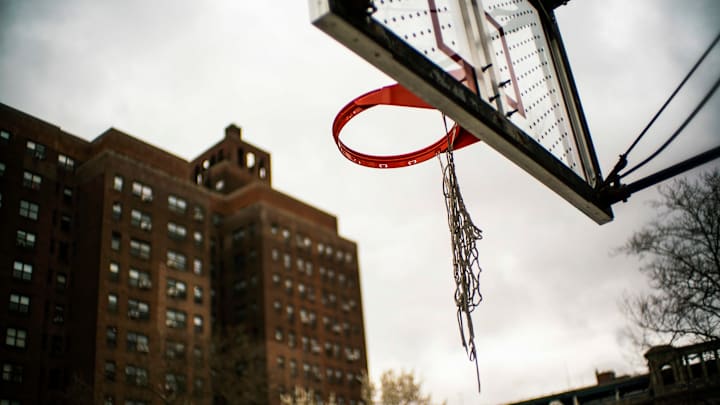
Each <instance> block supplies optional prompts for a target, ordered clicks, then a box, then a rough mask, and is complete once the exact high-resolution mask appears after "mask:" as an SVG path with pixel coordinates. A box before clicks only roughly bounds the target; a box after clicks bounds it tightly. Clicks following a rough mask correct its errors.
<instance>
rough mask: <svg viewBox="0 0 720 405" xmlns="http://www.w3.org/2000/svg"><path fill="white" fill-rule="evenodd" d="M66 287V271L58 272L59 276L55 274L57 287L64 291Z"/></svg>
mask: <svg viewBox="0 0 720 405" xmlns="http://www.w3.org/2000/svg"><path fill="white" fill-rule="evenodd" d="M65 287H67V275H65V273H58V274H57V276H55V289H57V290H58V291H63V290H65Z"/></svg>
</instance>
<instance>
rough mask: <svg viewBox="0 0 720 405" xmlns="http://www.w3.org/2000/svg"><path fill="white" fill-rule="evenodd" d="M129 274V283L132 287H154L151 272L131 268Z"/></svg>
mask: <svg viewBox="0 0 720 405" xmlns="http://www.w3.org/2000/svg"><path fill="white" fill-rule="evenodd" d="M128 276H129V277H128V284H130V286H131V287H138V288H140V289H143V290H148V289H150V288H152V281H151V280H150V273H148V272H146V271H140V270H137V269H132V268H131V269H130V270H129V271H128Z"/></svg>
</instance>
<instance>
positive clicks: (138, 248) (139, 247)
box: [130, 239, 150, 260]
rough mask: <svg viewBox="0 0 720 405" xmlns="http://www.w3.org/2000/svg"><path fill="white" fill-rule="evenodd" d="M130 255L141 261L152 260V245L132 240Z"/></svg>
mask: <svg viewBox="0 0 720 405" xmlns="http://www.w3.org/2000/svg"><path fill="white" fill-rule="evenodd" d="M130 254H131V255H132V256H135V257H139V258H141V259H145V260H147V259H150V244H149V243H147V242H143V241H140V240H137V239H131V240H130Z"/></svg>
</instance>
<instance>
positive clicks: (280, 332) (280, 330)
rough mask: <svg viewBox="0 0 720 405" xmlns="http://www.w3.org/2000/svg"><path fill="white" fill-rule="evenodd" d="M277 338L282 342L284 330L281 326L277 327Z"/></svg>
mask: <svg viewBox="0 0 720 405" xmlns="http://www.w3.org/2000/svg"><path fill="white" fill-rule="evenodd" d="M275 340H277V341H278V342H282V340H283V331H282V329H281V328H275Z"/></svg>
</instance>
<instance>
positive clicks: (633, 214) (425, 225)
mask: <svg viewBox="0 0 720 405" xmlns="http://www.w3.org/2000/svg"><path fill="white" fill-rule="evenodd" d="M556 14H557V17H558V22H559V26H560V29H561V32H562V34H563V39H564V41H565V45H566V47H567V51H568V54H569V59H570V63H571V66H572V70H573V73H574V75H575V79H576V82H577V86H578V91H579V93H580V97H581V100H582V102H583V106H584V108H585V114H586V117H587V120H588V123H589V126H590V131H591V134H592V137H593V140H594V143H595V148H596V150H597V153H598V156H599V161H600V164H601V167H602V170H603V173H604V174H607V173H608V172H609V171H610V169H611V168H612V166H613V165H614V163H615V161H616V159H617V156H618V155H619V154H620V153H622V152H624V151H625V149H626V148H627V147H628V146H629V145H630V143H631V142H632V140H633V139H634V137H635V135H636V134H637V133H639V131H640V130H641V129H642V128H643V127H644V126H645V124H646V123H647V121H648V120H649V119H650V117H651V116H652V115H653V114H654V112H655V111H656V110H657V109H658V108H659V106H660V105H661V104H662V102H663V101H664V99H665V98H666V97H667V96H668V95H669V94H670V92H671V91H672V90H673V89H674V87H675V86H676V85H677V83H679V82H680V80H681V79H682V77H683V76H684V75H685V74H686V72H687V70H688V69H689V68H690V66H692V64H693V63H694V62H695V60H696V59H697V58H698V57H699V55H700V54H701V53H702V52H703V50H704V49H705V47H706V46H707V45H708V44H709V43H710V42H711V41H712V39H713V38H714V36H715V35H716V34H717V30H718V29H720V4H718V3H717V2H715V1H712V0H705V1H693V2H686V3H683V4H682V5H678V3H677V2H671V1H669V0H657V1H651V0H643V1H632V2H627V1H622V0H611V1H603V2H597V1H587V0H571V1H570V2H569V3H568V5H566V6H562V7H560V8H559V9H557V10H556ZM0 55H2V58H0V102H2V103H5V104H8V105H11V106H13V107H15V108H18V109H20V110H23V111H25V112H27V113H29V114H31V115H34V116H36V117H39V118H42V119H44V120H47V121H49V122H51V123H54V124H57V125H59V126H61V127H62V128H63V129H64V130H66V131H68V132H70V133H73V134H75V135H78V136H80V137H82V138H84V139H92V138H94V137H96V136H97V135H99V134H100V133H102V132H103V131H104V130H105V129H107V128H108V127H111V126H112V127H116V128H118V129H120V130H122V131H125V132H127V133H129V134H132V135H134V136H137V137H139V138H141V139H143V140H145V141H147V142H149V143H151V144H154V145H157V146H159V147H161V148H163V149H167V150H169V151H170V152H172V153H174V154H177V155H178V156H181V157H183V158H185V159H188V160H190V159H193V158H194V157H195V156H196V155H197V154H198V153H199V152H200V151H203V150H205V149H207V148H208V147H209V146H210V145H212V144H213V143H215V142H216V141H218V140H219V139H221V137H222V131H223V128H225V127H226V126H227V125H228V124H229V123H231V122H234V123H236V124H238V125H240V126H241V127H243V136H244V139H245V140H247V141H248V142H250V143H252V144H255V145H258V146H259V147H261V148H263V149H264V150H267V151H269V152H270V153H271V154H272V161H273V167H272V171H273V182H274V187H276V188H278V189H279V190H281V191H282V192H285V193H288V194H290V195H292V196H295V197H297V198H299V199H301V200H303V201H305V202H307V203H309V204H312V205H315V206H318V207H320V208H322V209H324V210H326V211H328V212H330V213H332V214H334V215H337V216H338V219H339V226H340V233H341V235H342V236H343V237H346V238H348V239H351V240H354V241H356V242H357V243H358V248H359V261H360V268H361V281H362V289H363V301H364V306H365V308H364V310H365V311H364V312H365V323H366V334H367V335H366V339H367V348H368V362H369V367H370V372H371V376H373V377H375V378H377V377H379V374H380V373H381V371H382V370H384V369H387V368H396V369H400V368H405V369H414V370H415V371H416V372H417V374H418V375H419V376H420V377H421V378H422V380H423V381H424V386H425V388H426V389H427V390H428V391H430V392H432V393H433V394H434V397H435V398H438V399H442V398H445V399H447V400H448V403H449V404H452V405H456V404H475V403H478V394H477V393H476V391H475V390H476V385H475V382H474V379H475V375H474V367H473V365H472V364H471V363H470V362H469V361H467V359H466V358H465V353H464V351H463V349H462V347H461V345H460V339H459V335H458V329H457V325H456V320H455V308H454V303H453V288H454V286H453V282H452V278H451V251H450V241H449V237H448V236H449V234H448V230H447V223H446V216H445V215H446V214H445V207H444V203H443V198H442V189H441V182H442V177H441V172H440V167H439V165H438V164H437V163H436V162H433V161H430V162H427V163H424V164H422V165H418V166H415V167H412V168H407V169H399V170H391V171H377V170H373V169H368V168H364V167H360V166H355V165H353V164H351V163H350V162H348V161H346V160H345V159H344V158H343V157H342V156H341V155H340V154H339V153H338V151H337V149H336V147H335V145H334V143H333V142H332V138H331V134H330V125H331V123H332V120H333V118H334V116H335V114H336V113H337V111H338V110H339V109H340V108H341V107H342V106H343V105H345V103H347V102H348V101H350V100H351V99H352V98H354V97H356V96H357V95H360V94H362V93H365V92H367V91H369V90H372V89H375V88H377V87H381V86H383V85H387V84H389V83H392V80H391V79H389V78H388V77H386V76H385V75H384V74H382V73H381V72H379V71H377V70H376V69H375V68H374V67H372V66H370V65H369V64H368V63H366V62H365V61H363V60H362V59H360V58H359V57H357V56H355V55H354V54H352V53H351V52H350V51H348V50H346V49H345V48H343V47H342V46H341V45H339V44H338V43H336V42H335V41H334V40H332V39H331V38H330V37H328V36H326V35H325V34H323V33H322V32H320V31H319V30H317V29H316V28H314V27H313V26H312V25H311V24H310V22H309V17H308V7H307V4H306V2H305V1H302V0H297V1H289V0H283V1H278V2H239V1H230V0H227V1H215V2H204V3H202V4H200V3H198V2H193V1H170V0H159V1H154V2H143V1H139V0H131V1H124V2H98V1H89V0H88V1H81V0H72V1H66V2H51V1H39V0H38V1H28V0H26V1H22V2H21V1H13V0H0ZM718 71H720V50H718V49H716V50H715V51H714V52H713V53H712V54H711V55H710V57H709V58H708V61H707V63H706V64H705V65H704V66H703V67H702V68H701V69H699V71H698V73H697V75H696V76H695V77H694V78H693V80H692V81H691V82H690V83H688V85H687V89H686V91H684V92H683V93H682V94H681V95H680V96H679V97H678V99H677V101H676V102H675V103H674V104H673V105H672V107H671V108H670V109H669V110H668V112H667V113H666V114H665V115H664V116H663V118H662V119H661V120H660V121H658V123H657V124H656V126H655V127H654V129H653V130H652V131H651V132H650V133H648V135H647V136H646V139H644V140H643V142H642V143H641V144H640V145H639V146H638V147H637V148H636V149H635V150H634V151H633V153H632V154H631V155H630V160H631V164H633V163H637V162H639V161H640V160H641V159H642V158H644V157H645V156H647V155H648V154H649V153H651V152H652V151H653V150H654V149H655V148H657V147H658V146H659V145H660V144H661V143H662V142H663V141H664V140H665V139H666V138H667V136H669V135H670V133H671V132H672V131H673V130H674V129H675V128H676V127H677V126H678V125H679V124H680V122H681V120H682V119H683V118H684V116H685V115H687V113H688V112H689V111H690V110H691V109H692V107H693V106H694V105H695V104H696V103H697V101H698V100H699V99H700V98H701V97H702V95H703V94H704V92H705V91H707V89H708V87H709V86H710V84H711V83H712V82H713V81H714V80H715V79H716V75H717V72H718ZM717 111H720V100H719V99H718V97H717V96H716V97H714V98H713V99H712V100H711V102H710V103H709V104H708V105H707V106H706V107H705V109H704V110H703V112H702V113H701V114H699V115H698V117H697V118H696V119H695V121H693V123H692V124H691V125H690V126H689V127H688V129H687V130H686V131H685V132H684V133H683V135H681V136H680V138H678V140H677V141H676V142H675V143H673V144H672V145H671V146H670V147H669V148H668V150H667V152H665V153H663V154H662V155H661V156H660V157H659V158H658V159H656V160H655V161H653V162H652V164H650V165H648V166H647V167H645V168H644V169H643V170H641V171H639V172H638V173H637V176H635V177H634V178H639V177H642V176H644V175H647V174H650V173H652V172H654V171H655V170H657V169H659V168H662V167H665V166H667V165H668V164H670V163H674V162H676V161H679V160H681V159H683V158H686V157H689V156H691V155H693V154H695V153H699V152H701V151H704V150H706V149H708V148H709V147H713V146H716V145H717V144H718V143H719V142H718V140H719V139H720V136H718V128H720V122H719V120H720V118H718V115H717V114H716V113H714V112H717ZM442 133H443V123H442V119H441V116H440V114H439V113H436V112H432V111H408V110H401V109H394V108H387V109H384V110H378V111H371V112H368V113H367V114H364V115H363V116H361V117H359V118H357V119H356V120H353V121H352V122H351V123H350V124H349V125H348V127H347V136H348V138H347V140H348V143H349V144H350V145H352V146H355V147H357V148H358V149H360V150H364V151H365V150H367V151H369V152H378V153H394V152H404V151H408V150H413V149H416V148H418V147H420V146H424V145H425V144H427V143H429V142H430V141H433V140H435V139H436V138H437V137H438V136H439V135H440V134H442ZM456 163H457V166H458V177H459V181H460V186H461V189H462V191H463V195H464V200H465V202H466V204H467V205H468V209H469V211H470V213H471V215H472V217H473V219H474V221H475V222H476V224H477V225H478V226H479V227H480V228H481V229H483V231H484V236H485V238H484V239H483V240H482V241H481V242H480V243H479V249H480V255H481V261H482V266H483V273H482V276H481V284H482V291H483V296H484V302H483V303H482V304H481V305H480V307H479V308H478V309H477V310H476V312H475V313H474V317H473V318H474V321H475V327H476V334H477V336H478V337H477V344H478V357H479V360H480V373H481V377H482V382H483V393H482V394H481V395H480V397H479V402H481V403H497V402H501V401H511V400H519V399H522V398H526V397H531V396H536V395H540V394H545V393H549V392H552V391H559V390H564V389H567V388H569V387H571V386H572V387H575V386H581V385H585V384H591V383H593V382H594V370H595V369H600V370H605V369H614V370H616V371H618V372H620V373H629V372H633V371H635V370H642V369H644V365H643V363H642V359H641V358H639V357H638V356H637V353H634V352H633V351H631V350H629V348H628V347H627V346H626V343H625V342H624V341H623V339H622V334H621V329H622V328H623V327H624V325H625V320H624V319H623V316H622V314H621V313H620V311H619V309H618V302H619V300H620V299H621V298H622V296H623V294H624V293H629V292H633V291H640V290H642V289H645V288H647V287H646V282H645V280H644V279H643V277H642V276H641V274H640V273H639V272H638V270H637V269H638V262H637V261H636V260H633V259H631V258H627V257H625V256H622V255H617V254H613V251H614V250H616V248H617V247H618V246H620V245H621V244H622V243H623V241H624V240H626V239H627V238H628V237H629V236H630V234H631V233H632V231H633V230H635V229H638V227H639V226H641V224H642V223H644V222H646V221H648V220H650V219H651V218H653V211H652V208H651V207H650V205H649V204H648V201H649V200H651V199H653V198H655V197H656V196H657V194H656V192H655V191H653V190H648V191H644V192H641V193H639V194H637V195H635V196H633V197H631V199H630V200H629V202H628V203H625V204H623V203H620V204H618V205H616V206H615V207H614V208H615V215H616V219H615V220H614V221H613V222H612V223H610V224H607V225H603V226H598V225H596V224H595V223H594V222H593V221H591V220H590V219H588V218H587V217H585V216H584V215H583V214H581V213H580V212H579V211H577V210H576V209H575V208H573V207H572V206H571V205H569V204H568V203H566V202H565V201H564V200H562V199H561V198H560V197H558V196H557V195H555V194H554V193H552V192H551V191H550V190H549V189H548V188H546V187H545V186H543V185H542V184H540V183H538V182H537V181H536V180H535V179H534V178H532V177H531V176H529V175H527V174H526V173H525V172H523V171H522V170H520V169H519V168H517V167H516V166H514V165H513V164H511V163H510V162H508V161H507V160H506V159H504V158H503V157H501V156H500V155H499V154H498V153H496V152H494V151H493V150H491V149H489V148H488V147H486V146H484V145H482V144H476V145H474V146H472V147H469V148H466V149H464V150H461V151H458V152H457V154H456ZM712 165H714V166H715V167H717V165H718V163H717V161H716V162H714V163H712V164H710V165H707V166H706V168H707V167H709V166H712ZM696 172H697V170H696V171H694V172H691V173H689V175H691V176H692V175H693V173H696ZM630 180H632V178H631V179H630Z"/></svg>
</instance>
